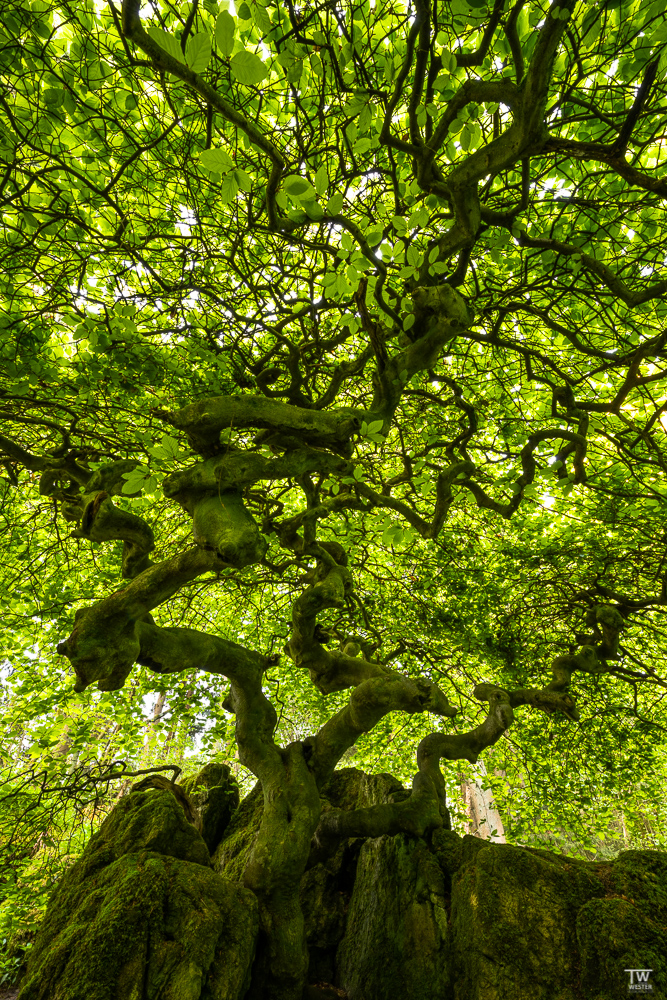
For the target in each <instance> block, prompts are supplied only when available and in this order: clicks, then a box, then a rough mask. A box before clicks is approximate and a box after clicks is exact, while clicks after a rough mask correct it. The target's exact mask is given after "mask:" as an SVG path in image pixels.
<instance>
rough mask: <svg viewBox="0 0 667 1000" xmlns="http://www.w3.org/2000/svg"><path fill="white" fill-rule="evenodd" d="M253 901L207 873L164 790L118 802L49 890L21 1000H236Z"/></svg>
mask: <svg viewBox="0 0 667 1000" xmlns="http://www.w3.org/2000/svg"><path fill="white" fill-rule="evenodd" d="M257 928H258V916H257V904H256V900H255V897H254V896H253V894H252V893H250V892H248V891H246V890H244V889H242V888H240V887H239V886H235V885H233V884H231V883H230V882H228V881H226V880H225V879H223V878H221V877H220V876H219V875H216V873H215V872H214V871H213V870H212V868H211V864H210V859H209V854H208V850H207V848H206V845H205V844H204V842H203V840H202V838H201V836H200V835H199V833H198V832H197V830H196V829H195V828H194V826H192V825H191V824H189V823H188V822H187V821H186V819H185V814H184V812H183V809H182V808H181V806H180V805H179V803H178V802H177V801H176V799H175V798H174V796H173V795H172V794H171V793H170V792H168V791H165V790H149V791H144V792H137V793H133V794H131V795H129V796H127V798H125V799H123V800H121V802H120V803H119V805H118V806H117V807H116V808H115V809H114V811H113V812H112V813H111V815H110V816H109V817H108V818H107V820H106V821H105V823H104V824H103V826H102V828H101V829H100V831H99V832H98V833H97V834H96V835H95V836H94V837H93V838H91V841H90V843H89V844H88V846H87V847H86V849H85V851H84V853H83V856H82V857H81V859H80V860H79V861H77V862H76V863H75V864H74V865H72V867H71V868H70V869H69V870H68V871H67V872H66V874H65V877H64V878H63V880H62V882H61V883H60V885H59V886H58V888H57V889H56V891H55V893H54V895H53V897H52V899H51V901H50V904H49V907H48V909H47V913H46V917H45V919H44V922H43V924H42V926H41V928H40V931H39V933H38V935H37V939H36V941H35V945H34V948H33V949H32V951H31V954H30V959H29V962H28V967H27V971H26V975H25V978H24V980H23V982H22V986H21V991H20V994H19V995H20V997H21V1000H84V998H85V1000H240V998H241V997H242V996H243V995H244V992H245V990H246V987H247V984H248V981H249V976H250V969H251V965H252V961H253V957H254V950H255V942H256V939H257Z"/></svg>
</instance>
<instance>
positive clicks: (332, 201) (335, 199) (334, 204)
mask: <svg viewBox="0 0 667 1000" xmlns="http://www.w3.org/2000/svg"><path fill="white" fill-rule="evenodd" d="M344 200H345V199H344V197H343V195H342V194H341V193H340V191H336V193H335V194H332V195H331V197H330V198H329V200H328V202H327V214H328V215H340V212H341V209H342V207H343V201H344Z"/></svg>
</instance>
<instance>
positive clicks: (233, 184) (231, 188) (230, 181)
mask: <svg viewBox="0 0 667 1000" xmlns="http://www.w3.org/2000/svg"><path fill="white" fill-rule="evenodd" d="M235 173H236V171H234V173H231V174H225V176H224V177H223V178H222V180H221V182H220V201H221V202H222V204H223V205H227V204H228V203H229V202H230V201H233V200H234V198H236V196H237V194H238V193H239V185H238V181H237V180H236V177H235V176H234V174H235Z"/></svg>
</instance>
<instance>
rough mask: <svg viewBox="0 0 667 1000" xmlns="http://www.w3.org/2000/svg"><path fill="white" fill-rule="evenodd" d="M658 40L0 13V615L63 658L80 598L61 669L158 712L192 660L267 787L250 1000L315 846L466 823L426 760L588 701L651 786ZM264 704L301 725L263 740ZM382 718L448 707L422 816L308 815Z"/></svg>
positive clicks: (195, 691) (282, 991)
mask: <svg viewBox="0 0 667 1000" xmlns="http://www.w3.org/2000/svg"><path fill="white" fill-rule="evenodd" d="M663 16H664V11H663V9H662V5H661V4H660V3H659V2H656V3H654V4H652V5H646V4H639V3H629V4H625V3H623V4H614V3H608V4H584V3H579V4H575V3H573V2H571V0H567V2H564V3H555V4H552V5H551V6H549V5H547V4H541V3H522V2H517V3H515V4H514V5H506V4H504V3H502V2H496V3H495V5H494V6H493V8H490V7H488V6H487V5H486V4H485V3H480V4H475V5H472V4H469V3H467V2H466V0H454V2H453V3H447V4H437V3H433V4H432V5H428V4H422V3H416V4H415V5H414V6H409V7H408V6H405V5H403V4H400V3H399V4H392V3H386V4H385V3H380V2H376V3H374V4H372V5H371V4H370V3H369V2H368V0H365V2H362V3H358V4H357V3H345V4H342V5H341V4H330V3H323V4H321V5H312V6H304V7H302V8H299V7H294V6H293V5H292V4H291V3H288V4H287V5H285V6H283V5H278V6H274V5H273V4H271V3H269V4H266V5H265V4H263V3H261V4H260V3H255V2H244V3H242V4H241V5H240V6H239V7H238V8H237V9H234V12H233V14H232V13H230V12H229V10H227V9H226V8H225V7H224V5H223V4H219V3H215V2H204V3H203V4H198V3H195V4H194V5H192V6H190V5H185V6H181V5H178V4H162V3H155V4H151V5H150V8H146V9H145V10H143V9H142V13H141V15H140V11H139V4H138V3H136V2H129V0H128V2H126V3H125V4H124V5H123V8H122V9H120V8H119V7H116V6H114V5H113V4H110V5H109V6H108V7H106V8H102V7H100V6H96V5H94V4H92V3H89V4H80V3H76V4H68V3H66V2H61V3H56V4H49V3H47V2H42V0H33V2H32V3H31V4H29V5H26V6H25V7H24V8H22V9H21V10H15V11H12V12H11V13H10V14H9V15H8V16H7V17H6V18H5V20H4V24H3V27H2V40H1V44H2V48H1V58H2V66H3V74H4V78H5V81H6V87H5V90H4V94H3V96H2V98H1V106H2V127H3V134H2V138H1V140H0V141H1V143H2V145H1V146H0V154H1V156H2V160H3V165H4V166H3V173H2V212H3V226H4V231H3V243H2V249H1V253H2V269H1V272H0V273H1V278H0V281H1V283H2V294H3V300H4V313H3V316H2V324H3V328H2V373H3V381H2V387H1V389H0V392H1V395H0V412H1V414H2V419H3V432H2V436H1V437H0V451H1V453H2V461H3V464H4V467H5V472H6V476H5V484H6V486H5V494H4V499H3V504H4V510H5V517H6V520H7V523H8V525H11V526H12V529H13V531H14V535H13V541H12V540H11V539H10V540H9V543H8V544H9V545H10V549H11V546H12V544H13V545H14V548H13V549H11V551H13V553H14V555H15V556H16V558H17V559H18V560H24V562H23V566H24V569H23V570H22V571H21V572H19V573H18V574H17V575H16V577H15V583H14V584H13V586H14V587H15V590H13V591H12V598H13V599H15V600H16V601H17V602H18V604H17V605H16V606H15V607H14V609H9V611H8V615H12V614H18V615H19V616H20V615H21V614H24V613H25V607H27V606H31V607H32V608H33V610H34V609H35V608H36V609H37V615H38V616H39V617H40V618H41V619H42V626H41V627H42V629H44V630H46V632H48V634H49V642H51V644H52V645H53V644H54V643H53V637H54V636H55V634H56V629H58V630H59V629H61V628H64V627H65V623H66V619H67V616H68V615H69V614H70V612H73V611H74V612H75V614H74V619H73V621H72V622H71V623H70V634H69V637H67V638H65V637H64V634H60V635H59V636H58V639H59V642H58V646H57V653H58V654H59V655H60V656H62V657H66V658H67V659H68V660H69V662H70V664H71V668H72V670H73V672H74V674H75V677H76V682H75V691H76V692H78V693H79V694H81V693H83V692H85V691H86V690H87V689H88V688H89V686H90V685H96V686H97V689H98V690H99V691H101V692H113V691H116V690H118V689H120V688H122V687H123V685H124V684H126V682H127V681H128V678H130V677H131V676H133V670H134V671H136V670H137V669H138V668H137V667H136V666H135V665H136V664H138V665H139V667H141V668H144V670H145V671H148V672H152V674H153V675H154V682H153V683H154V684H155V685H157V687H156V689H157V690H166V689H168V688H169V685H170V684H171V683H172V681H173V680H174V678H172V676H170V675H180V674H182V673H183V672H187V676H188V678H189V677H190V676H191V674H192V672H194V673H195V674H197V672H199V674H200V676H199V680H195V681H190V680H188V681H187V684H188V685H189V686H188V690H187V696H186V697H185V698H184V699H183V701H184V704H185V705H186V706H187V710H188V711H190V706H191V705H192V702H193V698H194V701H197V700H201V698H203V697H205V693H206V692H207V691H208V692H209V693H210V694H211V703H210V714H211V715H212V716H214V717H215V716H216V714H217V715H218V716H219V717H225V713H231V714H233V716H234V719H235V741H236V744H237V747H238V756H239V760H240V762H241V764H243V765H244V767H246V768H247V769H248V770H249V771H250V772H251V773H252V774H253V775H254V776H255V777H256V778H257V779H258V780H259V782H260V784H261V788H262V792H263V796H264V811H263V818H262V824H261V827H260V830H259V834H258V837H257V840H256V841H255V845H254V848H253V851H252V854H251V856H250V858H249V860H248V863H247V866H246V868H245V872H244V875H243V879H244V884H245V885H246V886H247V887H248V888H250V889H251V890H252V892H253V893H254V894H255V895H256V897H257V899H258V901H259V906H260V918H261V926H262V929H263V933H264V935H265V937H264V942H265V943H264V946H263V947H264V951H263V953H262V956H261V962H263V963H264V966H263V968H264V970H265V971H264V973H263V975H264V976H265V981H266V990H267V996H272V997H273V996H275V997H284V998H288V997H296V996H300V994H301V990H302V987H303V982H304V978H305V975H306V969H307V954H306V948H305V938H304V934H303V917H302V914H301V909H300V906H299V901H298V886H299V882H300V878H301V876H302V874H303V872H304V870H305V867H306V865H307V863H308V858H309V855H311V852H315V853H314V855H311V860H312V857H317V856H319V855H318V852H326V851H327V850H329V849H331V847H332V845H334V844H336V843H338V842H339V841H340V839H341V838H346V837H350V836H371V837H375V836H379V835H380V834H394V833H399V832H409V833H411V834H413V835H416V836H420V837H421V836H425V835H428V834H429V833H430V832H431V831H433V830H434V829H437V828H439V827H442V826H444V827H447V826H448V825H449V822H450V820H449V813H448V809H447V805H446V796H445V791H446V783H447V782H446V779H445V777H444V776H443V772H442V770H441V767H440V762H441V761H443V760H444V761H471V762H474V761H475V760H476V759H477V757H478V756H479V755H480V754H481V753H482V752H483V751H484V750H485V749H487V748H489V747H491V746H493V745H494V744H496V743H497V741H498V740H500V739H501V737H503V734H505V733H507V731H508V730H509V729H510V726H511V725H512V723H513V719H514V712H515V710H520V711H519V712H518V713H517V714H518V715H520V714H521V713H523V714H526V712H528V710H529V709H533V710H536V711H532V712H530V714H529V716H528V718H529V719H530V720H531V721H529V722H526V723H525V724H523V729H524V731H525V733H526V739H527V744H526V745H533V746H535V747H540V746H543V745H544V739H545V736H544V735H540V734H547V733H548V735H549V737H550V738H551V737H553V736H554V734H557V737H556V738H557V739H559V740H567V739H568V738H571V737H568V736H565V735H563V734H564V732H565V731H566V727H565V726H563V725H562V722H563V721H564V722H568V721H569V723H571V724H572V725H574V726H577V725H578V724H579V718H580V713H579V710H578V709H577V704H576V701H577V699H576V695H577V694H578V693H580V694H583V695H584V698H585V699H588V701H589V704H590V705H591V706H592V705H595V704H596V703H597V706H598V707H597V711H592V712H591V713H590V714H591V715H593V716H595V718H596V722H595V724H594V725H593V727H592V728H590V724H589V728H588V729H586V725H585V724H584V723H582V724H581V726H580V728H579V729H575V730H574V731H575V732H577V733H582V732H583V733H584V734H585V736H583V737H580V736H577V739H576V741H575V746H576V747H578V748H579V750H577V751H575V752H577V753H578V754H580V748H581V746H582V744H583V745H587V746H589V747H590V754H591V756H592V757H593V758H595V757H596V756H599V757H600V759H601V760H603V761H606V760H607V759H608V760H609V761H611V760H612V758H613V757H614V754H615V752H616V751H615V749H614V748H617V747H618V746H624V745H626V746H629V745H632V746H635V744H636V745H638V746H639V747H641V748H642V750H641V753H642V756H641V760H639V761H637V762H633V763H632V764H630V763H628V761H627V759H626V760H624V761H623V766H627V767H630V768H631V770H632V769H633V768H635V770H632V774H633V775H636V774H637V773H641V767H640V764H641V765H642V766H644V767H651V766H652V764H651V761H652V754H653V752H654V749H655V748H656V747H657V746H658V745H659V742H660V739H661V738H662V737H661V735H660V734H661V733H662V732H664V730H663V728H662V723H661V721H660V720H661V718H662V716H663V713H662V698H663V696H664V690H665V687H666V686H667V684H666V682H665V681H664V680H663V679H662V676H661V672H660V666H661V658H662V657H661V654H660V652H659V650H660V647H661V645H662V643H661V639H662V628H663V626H662V618H661V614H662V610H661V609H662V608H663V607H664V606H665V604H666V603H667V565H665V551H666V548H665V546H666V540H665V536H664V528H663V524H664V505H665V498H666V494H665V492H664V490H665V487H664V479H663V474H664V471H665V451H664V444H663V442H664V435H665V426H667V417H666V416H665V414H667V401H666V400H667V396H666V393H665V383H664V381H663V379H664V371H663V369H662V368H661V365H662V364H663V362H664V356H665V343H666V341H667V332H665V329H664V317H665V312H666V311H667V303H666V301H665V292H667V281H665V280H664V278H663V277H662V270H663V268H664V257H665V235H666V234H665V230H664V224H663V219H662V215H661V199H662V198H663V197H664V196H665V193H666V189H665V181H664V180H663V179H662V171H663V164H664V155H665V154H664V148H663V146H664V142H665V130H664V106H665V82H664V66H665V58H664V55H663V50H664V48H665V41H666V40H667V33H666V32H665V28H664V23H663ZM37 491H38V493H37ZM47 512H48V515H47ZM510 519H511V520H510ZM68 523H69V529H70V538H67V537H66V534H67V530H66V529H67V526H68ZM31 524H32V525H33V529H34V530H33V541H34V544H32V543H31V542H30V540H29V539H28V538H27V536H26V525H28V526H30V525H31ZM64 529H65V530H64ZM27 530H28V531H30V530H31V529H30V527H28V529H27ZM89 542H92V543H93V545H94V546H97V545H100V544H101V545H103V548H102V549H101V550H97V549H96V548H94V549H93V553H94V555H93V556H92V557H91V555H90V554H88V549H87V543H89ZM105 543H106V544H105ZM119 543H122V547H121V545H120V544H119ZM17 545H18V546H19V548H16V546H17ZM16 565H19V564H18V563H17V564H16ZM65 566H66V572H65ZM487 567H488V569H489V571H490V573H489V576H487V578H484V573H485V570H486V568H487ZM19 568H20V567H19ZM480 574H481V575H480ZM118 576H120V578H121V581H122V582H121V583H120V585H119V584H118V582H117V580H118ZM63 579H67V580H68V581H73V582H72V583H71V584H70V583H68V592H67V593H63V588H62V582H61V581H62V580H63ZM468 593H474V594H475V595H479V594H480V593H482V594H485V595H486V597H485V598H484V600H485V601H486V603H487V608H486V610H485V611H483V612H482V613H481V614H480V613H479V601H480V598H479V596H475V597H474V598H472V604H473V605H475V606H476V610H475V611H471V609H470V607H469V602H468V598H467V596H466V595H467V594H468ZM230 595H231V596H230ZM21 602H27V603H26V604H21ZM31 602H32V603H31ZM35 602H37V604H35ZM226 606H229V608H230V609H233V610H230V611H229V613H228V614H227V616H226V619H225V620H224V621H223V618H222V617H221V609H224V608H225V607H226ZM10 620H11V619H8V620H7V624H9V622H10ZM253 620H254V622H255V623H254V624H253ZM473 622H474V623H475V624H474V625H473ZM482 622H483V623H485V624H481V625H480V623H482ZM260 623H261V624H260ZM207 626H209V627H207ZM65 634H66V633H65ZM36 639H37V635H36ZM549 664H551V668H550V667H549ZM202 672H203V674H204V675H205V678H206V679H205V680H204V681H202V679H201V674H202ZM144 676H145V674H144ZM220 679H224V682H225V683H224V684H223V683H222V682H221V680H220ZM176 683H178V681H176ZM197 685H199V687H197ZM223 692H224V694H223ZM471 695H473V696H474V697H471ZM102 697H106V696H105V695H103V696H102ZM223 697H224V700H223ZM285 698H287V699H289V700H291V702H292V703H293V704H294V705H300V706H301V708H302V709H304V714H305V715H306V716H307V721H308V726H309V727H310V731H309V732H308V727H306V730H305V731H302V732H300V733H295V734H293V737H294V736H297V737H298V738H296V739H295V738H292V739H291V741H290V740H288V741H285V742H282V741H280V740H278V738H277V736H276V731H277V730H276V727H277V725H278V722H279V715H278V711H281V712H282V707H283V706H284V704H285V701H284V699H285ZM218 699H220V700H218ZM214 701H215V703H214ZM277 708H278V711H277ZM306 708H307V709H308V711H305V709H306ZM457 711H458V716H457ZM390 713H406V714H407V715H408V716H411V715H415V716H418V717H419V719H420V720H421V718H422V716H424V719H425V720H426V719H428V718H429V716H428V715H425V713H429V714H430V716H431V717H435V718H430V721H424V722H422V721H419V723H418V725H416V726H413V727H412V729H411V730H409V733H410V739H411V741H412V743H413V752H414V751H416V755H417V765H416V766H417V771H416V774H415V775H414V778H413V782H412V791H411V793H410V795H409V796H407V797H403V798H401V799H400V801H396V802H393V803H384V804H383V805H381V806H378V807H374V808H369V809H366V810H347V811H345V810H343V811H340V810H335V809H334V810H331V811H328V812H326V813H324V814H322V812H321V802H320V796H319V791H320V790H321V788H322V787H323V786H324V785H325V784H326V782H327V781H328V780H329V779H330V778H331V775H332V774H333V772H334V769H335V768H336V766H337V765H338V764H339V762H340V761H341V760H342V758H343V757H344V756H345V755H346V754H348V755H349V753H350V751H351V749H352V748H353V747H355V744H357V743H358V741H359V740H361V739H364V738H365V734H369V733H371V732H373V730H375V729H376V727H379V730H380V731H383V729H382V727H385V726H386V725H387V719H388V717H389V716H390ZM391 718H392V719H393V718H395V716H393V715H392V716H391ZM392 724H393V723H392ZM420 727H421V728H420ZM392 738H393V735H392ZM531 741H532V743H531ZM605 755H607V756H606V757H605ZM546 756H549V755H548V754H547V755H546ZM346 759H347V758H346ZM586 759H587V762H590V766H591V767H592V766H593V762H592V761H591V760H590V757H588V756H587V758H586ZM447 766H448V765H447ZM554 766H555V765H554ZM601 770H602V771H603V772H604V771H606V770H608V769H607V768H606V766H605V765H604V764H603V766H602V768H601ZM565 797H567V795H566V796H565Z"/></svg>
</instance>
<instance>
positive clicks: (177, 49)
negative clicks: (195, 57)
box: [146, 27, 185, 62]
mask: <svg viewBox="0 0 667 1000" xmlns="http://www.w3.org/2000/svg"><path fill="white" fill-rule="evenodd" d="M146 34H147V35H148V36H149V37H150V38H152V39H153V41H154V42H156V43H157V44H158V45H159V46H160V48H161V49H164V51H165V52H166V53H167V54H168V55H170V56H173V58H174V59H178V61H179V62H185V60H184V58H183V53H182V52H181V43H180V42H179V41H178V39H177V38H175V37H174V35H170V34H168V32H166V31H163V30H162V28H155V27H149V28H148V29H147V30H146Z"/></svg>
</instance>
